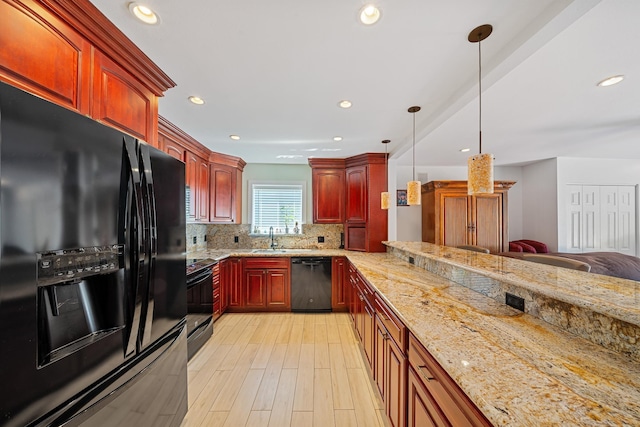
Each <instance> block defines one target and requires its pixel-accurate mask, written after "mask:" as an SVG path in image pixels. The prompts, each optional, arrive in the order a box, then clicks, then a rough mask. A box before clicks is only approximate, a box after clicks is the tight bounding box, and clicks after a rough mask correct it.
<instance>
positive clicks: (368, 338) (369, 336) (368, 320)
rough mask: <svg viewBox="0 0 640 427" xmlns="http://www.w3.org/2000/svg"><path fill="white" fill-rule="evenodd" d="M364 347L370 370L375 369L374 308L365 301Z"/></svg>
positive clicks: (363, 306) (363, 312)
mask: <svg viewBox="0 0 640 427" xmlns="http://www.w3.org/2000/svg"><path fill="white" fill-rule="evenodd" d="M362 316H363V319H362V346H363V347H364V353H365V355H366V356H367V361H368V362H369V368H370V369H371V370H373V369H374V365H373V357H374V355H373V344H374V335H373V334H374V331H373V328H374V321H375V319H374V315H373V307H371V305H370V304H369V302H368V301H367V300H366V299H365V300H364V301H363V304H362Z"/></svg>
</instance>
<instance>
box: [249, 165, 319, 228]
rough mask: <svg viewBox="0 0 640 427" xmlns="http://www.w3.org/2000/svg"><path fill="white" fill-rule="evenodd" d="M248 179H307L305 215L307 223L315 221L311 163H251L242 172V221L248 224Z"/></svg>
mask: <svg viewBox="0 0 640 427" xmlns="http://www.w3.org/2000/svg"><path fill="white" fill-rule="evenodd" d="M248 181H305V182H306V183H307V190H306V196H305V197H306V199H307V203H306V207H305V212H304V217H305V218H306V219H305V222H306V223H309V224H311V223H313V207H312V204H313V200H312V193H311V166H309V165H276V164H266V163H250V164H247V165H246V166H245V167H244V171H243V172H242V198H243V199H242V223H243V224H248V223H249V220H248V219H247V216H248V215H247V212H248V208H249V204H250V203H251V201H250V200H249V191H248V189H247V182H248Z"/></svg>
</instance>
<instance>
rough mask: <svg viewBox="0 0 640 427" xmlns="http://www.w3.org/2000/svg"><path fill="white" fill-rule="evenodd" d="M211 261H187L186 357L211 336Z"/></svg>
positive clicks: (212, 263) (214, 262) (212, 262)
mask: <svg viewBox="0 0 640 427" xmlns="http://www.w3.org/2000/svg"><path fill="white" fill-rule="evenodd" d="M216 262H217V261H215V260H213V259H198V260H196V259H188V260H187V348H188V357H189V359H191V357H193V355H194V354H196V352H197V351H198V350H199V349H200V347H202V346H203V345H204V343H205V342H207V340H208V339H209V338H210V337H211V335H212V334H213V318H212V316H213V266H214V265H215V264H216Z"/></svg>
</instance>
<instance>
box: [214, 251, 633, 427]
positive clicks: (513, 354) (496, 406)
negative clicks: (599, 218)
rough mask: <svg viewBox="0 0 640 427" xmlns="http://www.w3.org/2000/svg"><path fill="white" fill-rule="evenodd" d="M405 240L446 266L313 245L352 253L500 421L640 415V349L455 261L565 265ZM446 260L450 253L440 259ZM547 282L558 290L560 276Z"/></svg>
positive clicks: (513, 271) (419, 256)
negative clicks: (504, 289) (547, 309)
mask: <svg viewBox="0 0 640 427" xmlns="http://www.w3.org/2000/svg"><path fill="white" fill-rule="evenodd" d="M401 243H402V242H394V243H389V244H388V245H389V246H390V252H394V250H396V249H401V250H402V252H403V254H404V255H403V256H406V258H407V259H408V255H407V254H408V253H412V254H413V256H412V258H414V260H413V261H414V262H415V263H416V264H420V263H421V262H423V263H425V262H426V261H425V260H426V259H428V260H430V262H434V265H435V264H438V265H440V267H439V268H440V270H441V271H440V273H441V274H435V273H433V272H430V271H427V270H425V269H424V268H422V267H424V266H426V265H420V266H416V265H412V264H410V263H409V262H407V261H405V260H404V259H403V257H402V256H396V255H402V254H392V253H382V254H371V253H359V252H348V251H341V250H321V251H318V252H316V251H312V252H308V251H305V252H304V253H307V254H308V253H312V254H314V255H316V254H318V253H322V254H323V255H333V256H337V255H344V256H347V258H348V259H349V261H350V262H351V263H352V264H353V265H354V266H355V267H356V268H357V269H358V271H359V272H360V273H361V274H362V276H363V277H364V278H365V279H366V280H367V281H368V283H369V284H370V285H372V287H373V288H374V289H375V291H376V292H377V293H378V294H379V295H380V297H381V298H382V299H383V300H384V301H385V303H386V304H387V305H388V306H389V307H390V308H391V309H392V310H393V311H394V312H395V314H397V316H398V317H399V318H400V320H401V321H402V322H403V323H404V324H405V325H406V327H407V328H408V329H409V331H410V332H411V333H412V334H413V335H414V336H415V337H417V339H418V340H419V341H420V342H421V343H422V345H423V346H424V347H425V348H426V349H427V350H428V351H429V352H430V353H431V355H432V356H433V357H434V358H435V359H436V360H437V362H438V363H439V364H440V365H441V366H442V367H443V368H444V369H445V370H446V372H447V373H448V374H449V376H451V377H452V378H453V380H454V381H455V382H456V383H457V384H458V385H459V386H460V387H461V389H462V390H463V391H464V393H465V394H466V395H467V396H468V397H469V398H470V399H471V400H472V401H473V402H474V403H475V405H476V406H477V407H478V408H479V409H480V410H481V411H482V413H483V414H484V415H485V416H486V417H487V418H488V419H489V420H490V421H491V422H492V423H493V424H494V425H508V426H529V425H531V426H543V425H549V426H551V425H581V426H583V425H593V426H602V425H622V426H624V425H628V426H633V425H640V367H639V365H640V364H639V363H638V359H636V358H635V356H634V355H635V354H637V353H633V352H620V351H613V350H611V349H607V348H605V347H603V346H602V345H597V344H595V343H593V342H591V341H589V340H588V339H586V338H583V337H580V336H577V335H575V334H573V333H571V332H568V331H567V330H566V329H564V328H562V327H560V326H554V325H552V324H550V323H548V322H546V321H544V320H541V319H539V318H537V317H535V316H534V315H530V314H525V313H522V312H520V311H518V310H515V309H513V308H511V307H508V306H506V305H505V304H504V303H501V302H498V301H496V300H495V299H493V298H491V297H489V296H486V295H483V294H482V293H480V292H478V291H477V290H472V289H470V288H469V287H467V286H463V285H461V284H459V283H457V282H459V281H460V280H459V279H460V277H462V278H467V279H468V278H469V277H468V274H462V276H456V275H455V274H454V275H453V276H451V274H453V273H452V272H453V271H454V270H456V269H458V268H462V267H465V268H470V269H473V270H474V273H476V274H489V275H501V276H509V277H510V280H512V281H516V282H517V281H518V280H519V281H526V280H525V279H523V278H522V277H520V276H519V275H520V274H521V273H523V270H524V273H523V274H525V276H526V275H527V274H528V275H529V276H531V277H535V278H536V281H540V282H545V281H546V280H545V279H544V277H545V276H548V275H552V276H553V275H554V274H556V276H557V275H560V276H562V277H563V278H565V279H566V278H567V277H568V276H567V275H566V274H564V272H557V273H553V272H552V271H551V270H549V269H548V268H541V269H540V270H539V271H538V273H536V269H538V266H536V267H533V266H529V265H525V266H524V267H523V264H522V262H521V261H517V260H510V261H509V262H508V263H507V264H504V263H503V264H502V267H501V268H502V269H503V270H502V271H498V270H499V269H498V270H496V268H497V267H496V265H492V264H491V263H499V262H502V260H494V259H493V258H497V257H494V256H492V255H484V254H475V253H466V252H464V251H461V250H457V249H454V248H442V247H437V246H435V245H428V244H418V243H416V244H412V245H413V246H412V245H409V244H404V243H406V242H404V243H402V246H401ZM417 245H419V246H417ZM221 252H224V254H221V255H220V256H222V257H224V256H254V255H253V253H252V252H251V251H250V250H246V251H221ZM432 252H437V253H436V254H434V253H432ZM212 255H214V254H213V253H208V256H212ZM259 255H260V256H264V254H262V253H261V254H259ZM274 255H277V256H294V255H299V254H298V253H296V252H295V251H291V255H289V254H288V253H285V254H283V253H279V254H274ZM423 258H424V259H423ZM439 260H441V261H446V262H442V263H436V261H439ZM510 262H516V263H515V264H509V263H510ZM452 263H453V264H456V267H455V268H453V267H451V265H452ZM487 264H488V267H491V268H488V267H487ZM432 267H433V266H432ZM486 267H487V268H486ZM545 267H546V266H545ZM492 268H494V269H493V270H492ZM463 270H464V269H463ZM507 270H509V271H507ZM465 271H469V270H465ZM527 271H528V273H527ZM585 274H586V273H585ZM511 276H514V277H511ZM569 276H571V275H569ZM484 277H486V276H484ZM517 277H520V279H517ZM526 277H528V276H526ZM452 278H453V279H456V280H455V281H454V280H452ZM492 280H494V281H496V280H497V279H496V278H495V277H494V278H493V279H492ZM593 280H595V279H593ZM568 281H570V280H568ZM561 282H562V283H564V282H563V281H561ZM598 282H599V286H603V285H606V283H610V284H611V282H607V279H602V280H601V279H600V278H598ZM614 282H615V283H614V284H612V285H611V286H610V287H609V288H608V289H609V290H608V291H607V292H612V293H614V294H615V286H616V285H622V284H621V283H620V282H616V281H615V280H614ZM589 285H590V286H595V285H594V284H593V283H590V284H589ZM626 285H631V284H626ZM547 286H549V290H553V286H552V284H549V283H548V284H547ZM568 286H569V285H568V284H566V283H565V286H564V288H562V287H561V290H562V292H563V293H570V292H568ZM576 286H578V284H576ZM605 288H606V286H605ZM636 289H637V288H636ZM631 292H635V291H631ZM592 297H593V295H591V296H590V298H592ZM576 298H577V295H576ZM610 309H611V307H610ZM622 311H623V312H626V313H627V314H626V315H625V316H626V317H625V321H627V322H628V321H632V320H633V315H634V312H633V306H630V307H625V308H624V310H622ZM534 314H535V313H534ZM603 327H605V326H603ZM631 341H632V339H629V340H628V342H631Z"/></svg>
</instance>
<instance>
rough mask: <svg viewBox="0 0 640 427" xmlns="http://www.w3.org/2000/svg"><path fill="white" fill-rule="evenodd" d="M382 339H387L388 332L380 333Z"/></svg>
mask: <svg viewBox="0 0 640 427" xmlns="http://www.w3.org/2000/svg"><path fill="white" fill-rule="evenodd" d="M382 339H383V340H385V341H386V340H388V339H389V334H388V333H386V332H384V333H383V334H382Z"/></svg>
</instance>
